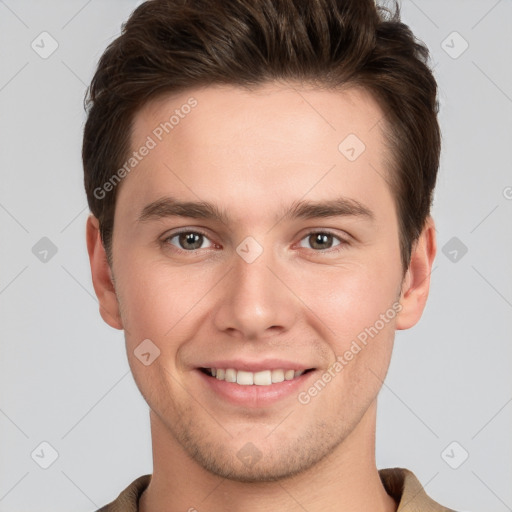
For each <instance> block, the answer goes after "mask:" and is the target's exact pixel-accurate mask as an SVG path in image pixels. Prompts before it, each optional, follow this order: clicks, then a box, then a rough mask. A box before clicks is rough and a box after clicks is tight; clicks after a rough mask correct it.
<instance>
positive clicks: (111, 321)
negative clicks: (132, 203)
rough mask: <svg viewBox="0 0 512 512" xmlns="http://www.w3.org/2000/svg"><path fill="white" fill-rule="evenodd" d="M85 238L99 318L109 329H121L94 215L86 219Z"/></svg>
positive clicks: (112, 283)
mask: <svg viewBox="0 0 512 512" xmlns="http://www.w3.org/2000/svg"><path fill="white" fill-rule="evenodd" d="M86 237H87V252H88V253H89V262H90V264H91V274H92V284H93V286H94V291H95V292H96V296H97V297H98V302H99V304H100V315H101V318H103V320H104V321H105V322H106V323H107V324H108V325H110V326H111V327H114V328H115V329H123V324H122V321H121V314H120V312H119V303H118V301H117V296H116V291H115V289H114V281H113V278H112V272H111V270H110V265H109V264H108V261H107V255H106V253H105V248H104V247H103V242H102V241H101V236H100V228H99V221H98V219H97V218H96V217H94V215H89V218H88V219H87V226H86Z"/></svg>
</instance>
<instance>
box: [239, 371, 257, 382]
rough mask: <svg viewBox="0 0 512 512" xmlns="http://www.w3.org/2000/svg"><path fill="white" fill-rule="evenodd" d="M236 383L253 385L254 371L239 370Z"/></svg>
mask: <svg viewBox="0 0 512 512" xmlns="http://www.w3.org/2000/svg"><path fill="white" fill-rule="evenodd" d="M236 383H237V384H241V385H242V386H252V385H253V384H254V373H252V372H244V371H242V370H238V372H237V374H236Z"/></svg>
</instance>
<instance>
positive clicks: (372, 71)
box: [83, 0, 450, 512]
mask: <svg viewBox="0 0 512 512" xmlns="http://www.w3.org/2000/svg"><path fill="white" fill-rule="evenodd" d="M427 59H428V51H427V49H426V48H425V47H424V46H423V45H422V44H421V43H419V42H418V41H416V40H415V39H414V37H413V35H412V33H411V32H410V30H409V29H408V28H407V27H406V26H405V25H404V24H402V23H401V22H400V20H399V10H398V6H396V10H395V13H394V14H391V13H390V12H388V11H386V10H384V9H383V8H381V7H377V6H376V5H375V4H374V2H373V0H364V1H363V0H310V1H308V2H304V1H302V0H261V1H258V2H254V1H252V0H233V1H229V2H223V1H221V0H188V1H185V0H152V1H149V2H146V3H144V4H142V5H141V6H140V7H138V8H137V10H136V11H135V12H134V13H133V14H132V16H131V17H130V19H129V20H128V22H127V23H126V24H125V26H124V27H123V33H122V34H121V36H120V37H119V38H118V39H116V40H115V41H114V42H113V43H112V44H111V45H110V46H109V48H108V49H107V50H106V52H105V53H104V55H103V56H102V58H101V60H100V62H99V66H98V70H97V72H96V75H95V77H94V79H93V82H92V85H91V88H90V91H89V112H88V120H87V123H86V127H85V133H84V145H83V162H84V170H85V187H86V191H87V195H88V200H89V206H90V209H91V212H92V215H91V216H90V217H89V219H88V222H87V245H88V251H89V257H90V263H91V270H92V279H93V284H94V288H95V291H96V294H97V296H98V299H99V303H100V313H101V315H102V317H103V319H104V320H105V322H107V323H108V324H109V325H110V326H112V327H114V328H116V329H123V330H124V331H125V338H126V347H127V354H128V360H129V364H130V367H131V370H132V373H133V376H134V379H135V381H136V383H137V386H138V387H139V389H140V391H141V393H142V395H143V396H144V398H145V400H146V401H147V403H148V404H149V407H150V420H151V433H152V443H153V461H154V469H153V474H152V475H145V476H143V477H140V478H139V479H137V480H136V481H135V482H133V483H132V484H131V485H130V486H129V487H128V488H127V489H125V490H124V491H123V492H122V493H121V494H120V496H119V497H118V499H117V500H115V501H114V502H113V503H111V504H110V505H107V506H106V507H104V508H103V509H101V510H103V511H121V510H123V511H137V510H138V511H141V512H159V511H164V510H165V511H166V512H174V511H180V510H189V511H193V510H200V511H201V510H210V511H224V510H226V511H227V510H230V511H231V510H243V511H244V512H256V511H263V510H265V511H266V510H275V509H279V510H286V511H294V510H307V511H309V512H315V511H319V510H322V511H330V510H332V511H334V510H337V511H338V510H343V511H367V510H372V511H375V512H390V511H395V510H399V511H402V512H404V511H413V510H414V511H420V510H421V511H447V510H450V509H447V508H445V507H442V506H440V505H438V504H436V503H435V502H434V501H433V500H432V499H430V498H429V497H428V496H427V495H426V494H425V492H424V491H423V489H422V487H421V484H420V483H419V482H418V480H417V479H416V477H415V476H414V475H413V474H412V473H411V472H410V471H408V470H406V469H401V468H394V469H385V470H380V471H378V470H377V468H376V464H375V427H376V406H377V395H378V392H379V390H380V388H381V386H382V382H383V380H384V378H385V376H386V372H387V369H388V365H389V361H390V357H391V352H392V347H393V340H394V333H395V330H396V329H408V328H410V327H412V326H413V325H415V324H416V323H417V322H418V320H419V318H420V317H421V314H422V311H423V309H424V306H425V303H426V300H427V296H428V291H429V275H430V271H431V268H432V262H433V259H434V256H435V253H436V241H435V229H434V222H433V220H432V218H431V217H430V206H431V202H432V193H433V188H434V185H435V181H436V174H437V169H438V165H439V152H440V133H439V126H438V122H437V87H436V82H435V80H434V78H433V76H432V74H431V71H430V70H429V68H428V66H427V64H426V61H427Z"/></svg>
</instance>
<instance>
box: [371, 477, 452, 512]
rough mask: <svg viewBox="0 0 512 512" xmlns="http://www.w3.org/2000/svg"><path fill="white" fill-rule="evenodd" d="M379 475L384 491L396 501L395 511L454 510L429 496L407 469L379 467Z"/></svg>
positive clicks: (441, 511)
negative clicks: (396, 507)
mask: <svg viewBox="0 0 512 512" xmlns="http://www.w3.org/2000/svg"><path fill="white" fill-rule="evenodd" d="M379 475H380V479H381V481H382V484H383V485H384V488H385V489H386V492H387V493H388V494H389V495H390V496H391V497H392V498H393V499H394V500H395V501H396V502H397V503H398V509H397V512H455V511H454V510H452V509H451V508H446V507H443V506H442V505H440V504H439V503H436V502H435V501H434V500H433V499H432V498H430V497H429V496H428V495H427V493H426V492H425V489H424V488H423V486H422V485H421V483H420V481H419V480H418V479H417V478H416V476H415V475H414V473H413V472H412V471H409V470H408V469H405V468H387V469H381V470H379Z"/></svg>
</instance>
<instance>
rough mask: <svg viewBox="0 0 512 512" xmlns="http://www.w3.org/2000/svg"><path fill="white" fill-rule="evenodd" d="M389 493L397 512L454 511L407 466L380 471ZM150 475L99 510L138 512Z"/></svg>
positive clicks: (135, 481) (101, 511)
mask: <svg viewBox="0 0 512 512" xmlns="http://www.w3.org/2000/svg"><path fill="white" fill-rule="evenodd" d="M379 476H380V479H381V480H382V484H383V485H384V488H385V489H386V492H387V493H388V494H389V495H390V496H391V497H392V498H393V499H394V500H395V501H396V502H397V503H398V509H397V512H455V511H454V510H452V509H450V508H446V507H443V506H441V505H439V504H438V503H436V502H435V501H433V500H432V499H431V498H429V497H428V496H427V494H426V493H425V491H424V489H423V487H422V485H421V484H420V482H419V480H418V479H417V478H416V476H415V475H414V473H412V472H411V471H409V470H408V469H404V468H387V469H381V470H379ZM150 480H151V475H144V476H140V477H139V478H137V479H136V480H134V481H133V482H132V483H131V484H130V485H129V486H128V487H127V488H126V489H125V490H124V491H122V492H121V494H119V496H118V497H117V499H115V500H114V501H112V502H111V503H109V504H108V505H105V506H104V507H102V508H101V509H99V510H97V511H96V512H138V511H139V498H140V496H141V494H142V493H143V492H144V490H145V489H146V487H147V486H148V485H149V482H150Z"/></svg>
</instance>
